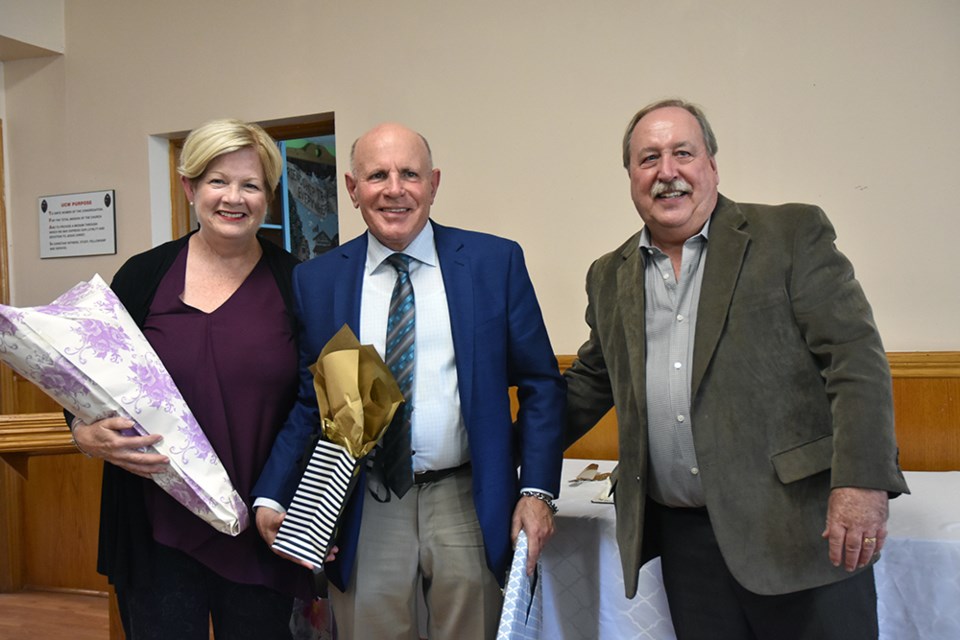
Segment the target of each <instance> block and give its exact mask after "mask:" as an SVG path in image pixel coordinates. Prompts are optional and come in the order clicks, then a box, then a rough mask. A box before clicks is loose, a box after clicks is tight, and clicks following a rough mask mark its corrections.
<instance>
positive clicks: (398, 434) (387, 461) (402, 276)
mask: <svg viewBox="0 0 960 640" xmlns="http://www.w3.org/2000/svg"><path fill="white" fill-rule="evenodd" d="M386 261H387V262H389V263H390V265H391V266H392V267H393V268H394V269H396V270H397V282H396V284H395V285H394V286H393V295H391V296H390V314H389V316H388V317H387V345H386V358H385V359H386V363H387V366H388V367H390V372H391V373H392V374H393V377H394V378H395V379H396V381H397V385H398V386H399V387H400V392H401V393H403V398H404V404H403V407H402V409H401V410H400V411H398V412H397V413H396V415H395V416H394V418H393V422H391V423H390V426H389V427H388V428H387V431H386V433H384V435H383V441H382V447H383V449H382V451H379V452H378V453H377V457H378V458H380V461H381V463H382V465H383V470H384V481H385V482H386V485H387V488H389V489H392V490H393V492H394V493H395V494H397V497H398V498H402V497H403V494H405V493H406V492H407V490H408V489H409V488H410V487H411V486H413V464H412V462H411V460H410V413H411V411H412V408H413V407H412V404H413V372H414V364H415V362H416V358H415V355H416V344H415V343H414V338H415V334H416V332H415V330H414V327H415V310H416V309H415V307H414V304H413V285H412V284H411V283H410V256H407V255H404V254H402V253H394V254H393V255H391V256H390V257H388V258H387V260H386Z"/></svg>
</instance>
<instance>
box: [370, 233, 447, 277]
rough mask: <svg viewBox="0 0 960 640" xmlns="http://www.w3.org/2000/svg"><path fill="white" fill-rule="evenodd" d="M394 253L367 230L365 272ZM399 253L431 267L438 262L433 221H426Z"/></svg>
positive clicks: (372, 269)
mask: <svg viewBox="0 0 960 640" xmlns="http://www.w3.org/2000/svg"><path fill="white" fill-rule="evenodd" d="M394 253H397V252H396V251H394V250H393V249H391V248H390V247H387V246H385V245H384V244H383V243H382V242H380V241H379V240H377V238H376V237H375V236H374V235H373V234H372V233H370V231H369V230H368V231H367V262H366V270H367V273H373V272H374V271H375V270H376V269H377V268H378V267H379V266H380V265H381V264H383V261H384V260H386V259H387V258H388V257H389V256H391V255H393V254H394ZM400 253H403V254H405V255H408V256H410V257H411V258H413V259H414V260H416V261H417V262H421V263H423V264H426V265H429V266H431V267H433V266H436V265H437V264H438V263H439V259H438V258H437V246H436V244H435V243H434V241H433V223H432V222H430V221H427V224H426V225H424V227H423V230H422V231H420V233H419V234H417V237H416V238H414V239H413V241H412V242H411V243H410V244H408V245H407V247H406V248H405V249H404V250H403V251H402V252H400Z"/></svg>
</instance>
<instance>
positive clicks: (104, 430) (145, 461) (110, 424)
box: [72, 418, 170, 478]
mask: <svg viewBox="0 0 960 640" xmlns="http://www.w3.org/2000/svg"><path fill="white" fill-rule="evenodd" d="M133 424H134V423H133V421H132V420H129V419H127V418H104V419H103V420H98V421H97V422H94V423H93V424H86V423H85V422H83V421H82V420H80V419H79V418H76V419H74V421H73V426H72V429H73V439H74V440H75V441H76V443H77V447H78V448H79V449H80V451H82V452H83V453H86V454H87V455H90V456H94V457H97V458H103V459H104V460H106V461H107V462H109V463H110V464H113V465H116V466H118V467H120V468H121V469H126V470H127V471H129V472H130V473H135V474H137V475H138V476H142V477H144V478H149V477H150V476H151V474H154V473H161V472H163V471H166V470H167V465H168V464H169V463H170V460H169V458H167V456H164V455H160V454H159V453H143V450H144V449H146V447H149V446H151V445H154V444H156V443H158V442H160V440H162V439H163V436H160V435H156V434H155V435H149V436H126V435H123V433H122V432H123V431H126V430H127V429H131V428H132V427H133Z"/></svg>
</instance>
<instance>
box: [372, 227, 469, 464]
mask: <svg viewBox="0 0 960 640" xmlns="http://www.w3.org/2000/svg"><path fill="white" fill-rule="evenodd" d="M393 253H396V252H395V251H393V250H392V249H389V248H387V247H385V246H384V245H383V244H381V243H380V241H378V240H377V239H376V238H375V237H374V236H373V234H371V233H370V232H369V231H368V232H367V261H366V264H365V265H364V269H363V293H362V295H361V299H360V336H359V338H360V342H361V343H363V344H370V345H373V346H374V348H376V350H377V352H378V353H379V354H380V355H381V357H383V356H384V349H385V343H386V339H387V316H388V315H389V309H390V296H391V295H392V293H393V287H394V283H395V282H396V280H397V272H396V270H395V269H394V268H393V267H391V266H390V265H389V264H387V263H385V262H384V261H385V260H386V259H387V257H388V256H390V255H391V254H393ZM402 253H404V254H406V255H408V256H410V257H411V258H413V260H411V261H410V282H411V284H412V285H413V297H414V304H415V305H416V328H415V331H416V356H415V357H416V360H415V371H414V377H413V402H412V406H413V411H412V413H411V416H410V430H411V434H410V439H411V446H412V449H413V452H414V454H413V471H414V472H415V473H416V472H419V471H431V470H440V469H447V468H450V467H457V466H460V465H461V464H463V463H464V462H467V461H468V460H469V459H470V451H469V447H468V443H467V430H466V428H465V427H464V425H463V416H462V415H461V413H460V391H459V387H458V385H457V367H456V360H455V357H454V356H455V353H454V348H453V334H452V332H451V330H450V311H449V309H448V308H447V293H446V289H445V288H444V286H443V276H442V274H441V271H440V260H439V259H438V257H437V249H436V245H435V244H434V240H433V225H431V224H427V225H426V226H425V227H424V228H423V231H421V232H420V235H418V236H417V237H416V238H415V239H414V240H413V242H411V243H410V244H409V245H408V246H407V248H406V249H404V250H403V252H402Z"/></svg>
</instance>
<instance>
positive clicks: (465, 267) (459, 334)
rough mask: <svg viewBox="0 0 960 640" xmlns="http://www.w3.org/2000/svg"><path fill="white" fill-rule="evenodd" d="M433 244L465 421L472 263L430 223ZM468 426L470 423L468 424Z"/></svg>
mask: <svg viewBox="0 0 960 640" xmlns="http://www.w3.org/2000/svg"><path fill="white" fill-rule="evenodd" d="M431 224H432V225H433V240H434V244H435V245H436V247H437V257H438V258H439V259H440V267H441V273H442V274H443V286H444V288H445V289H446V294H447V309H448V312H449V313H450V331H451V333H452V334H453V349H454V353H455V354H456V355H455V357H456V362H457V383H458V385H457V386H458V387H459V388H460V407H461V411H462V412H463V415H464V417H466V416H470V415H471V408H472V407H471V406H470V402H471V398H472V397H473V394H472V393H471V390H472V389H473V382H474V381H473V359H474V347H475V345H474V331H473V328H474V303H473V277H472V275H471V259H470V255H469V251H468V250H467V247H466V246H465V245H464V244H463V241H462V240H461V239H460V238H458V237H457V235H456V234H455V233H453V232H452V230H451V229H448V228H447V227H444V226H442V225H439V224H437V223H436V222H431ZM467 424H470V421H469V420H468V421H467Z"/></svg>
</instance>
